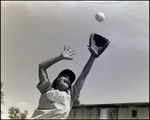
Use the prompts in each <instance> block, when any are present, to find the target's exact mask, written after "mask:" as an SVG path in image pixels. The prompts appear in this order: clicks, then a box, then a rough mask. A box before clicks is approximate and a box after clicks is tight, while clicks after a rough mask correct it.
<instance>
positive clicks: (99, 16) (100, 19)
mask: <svg viewBox="0 0 150 120" xmlns="http://www.w3.org/2000/svg"><path fill="white" fill-rule="evenodd" d="M95 18H96V20H97V21H98V22H102V21H104V19H105V15H104V13H102V12H98V13H96V15H95Z"/></svg>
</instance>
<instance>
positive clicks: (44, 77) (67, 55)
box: [39, 45, 75, 82]
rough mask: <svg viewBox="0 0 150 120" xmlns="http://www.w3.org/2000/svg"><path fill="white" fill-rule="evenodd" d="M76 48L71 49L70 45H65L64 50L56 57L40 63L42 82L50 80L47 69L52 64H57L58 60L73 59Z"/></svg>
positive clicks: (40, 78)
mask: <svg viewBox="0 0 150 120" xmlns="http://www.w3.org/2000/svg"><path fill="white" fill-rule="evenodd" d="M74 54H75V53H74V50H72V51H71V50H70V47H68V48H66V45H65V46H64V50H63V52H62V53H61V54H60V55H59V56H56V57H54V58H50V59H48V60H46V61H44V62H42V63H40V64H39V80H40V82H43V81H48V80H49V78H48V74H47V72H46V69H47V68H49V67H50V66H51V65H53V64H55V63H56V62H59V61H61V60H73V58H72V55H74Z"/></svg>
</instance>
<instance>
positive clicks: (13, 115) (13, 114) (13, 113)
mask: <svg viewBox="0 0 150 120" xmlns="http://www.w3.org/2000/svg"><path fill="white" fill-rule="evenodd" d="M8 113H9V116H8V118H10V119H26V118H27V115H28V111H27V110H25V111H24V113H20V109H19V108H15V107H11V108H9V109H8Z"/></svg>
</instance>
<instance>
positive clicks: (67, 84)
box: [31, 33, 109, 119]
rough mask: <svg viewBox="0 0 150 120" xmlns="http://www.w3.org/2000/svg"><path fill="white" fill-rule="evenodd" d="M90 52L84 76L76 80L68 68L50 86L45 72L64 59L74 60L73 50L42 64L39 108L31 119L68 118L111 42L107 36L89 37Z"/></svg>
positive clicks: (67, 50)
mask: <svg viewBox="0 0 150 120" xmlns="http://www.w3.org/2000/svg"><path fill="white" fill-rule="evenodd" d="M89 43H90V45H89V46H88V49H89V51H90V52H91V55H90V58H89V60H88V62H87V63H86V65H85V66H84V68H83V70H82V72H81V74H80V75H79V77H78V78H77V80H76V82H75V84H74V85H72V84H73V82H74V81H75V74H74V72H73V71H71V70H69V69H65V70H63V71H62V72H60V73H59V75H58V76H57V78H56V79H55V80H54V82H53V83H52V84H51V83H50V80H49V78H48V75H47V72H46V69H47V68H49V67H50V66H51V65H53V64H55V63H57V62H59V61H61V60H73V58H72V56H73V55H74V54H75V53H74V50H72V51H71V50H70V47H68V48H66V46H65V47H64V50H63V52H62V53H61V54H60V55H59V56H56V57H54V58H51V59H48V60H46V61H44V62H42V63H40V64H39V80H40V82H39V84H38V85H37V88H38V89H39V90H40V92H41V97H40V100H39V106H38V108H37V109H36V110H35V111H34V113H33V115H32V117H31V119H65V118H67V117H68V115H69V112H70V111H71V109H72V107H73V105H74V104H75V103H76V102H77V101H78V98H79V94H80V90H81V88H82V86H83V84H84V82H85V78H86V77H87V75H88V73H89V71H90V69H91V67H92V65H93V63H94V60H95V58H97V57H99V55H100V54H101V53H102V52H103V51H104V50H105V49H106V47H107V46H108V44H109V41H108V40H107V39H105V38H104V37H102V36H100V35H97V34H95V33H92V34H91V36H90V42H89Z"/></svg>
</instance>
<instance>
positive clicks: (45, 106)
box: [31, 81, 79, 119]
mask: <svg viewBox="0 0 150 120" xmlns="http://www.w3.org/2000/svg"><path fill="white" fill-rule="evenodd" d="M37 88H38V89H39V91H40V92H41V97H40V99H39V106H38V108H37V109H36V110H35V111H34V113H33V115H32V117H31V119H65V118H67V117H68V115H69V112H70V110H71V109H72V107H73V105H74V103H75V101H76V100H77V99H78V97H79V94H78V93H77V90H76V87H75V86H72V87H71V89H70V90H67V91H59V90H56V89H53V88H52V87H51V84H50V82H49V81H44V82H43V83H39V84H38V85H37Z"/></svg>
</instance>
